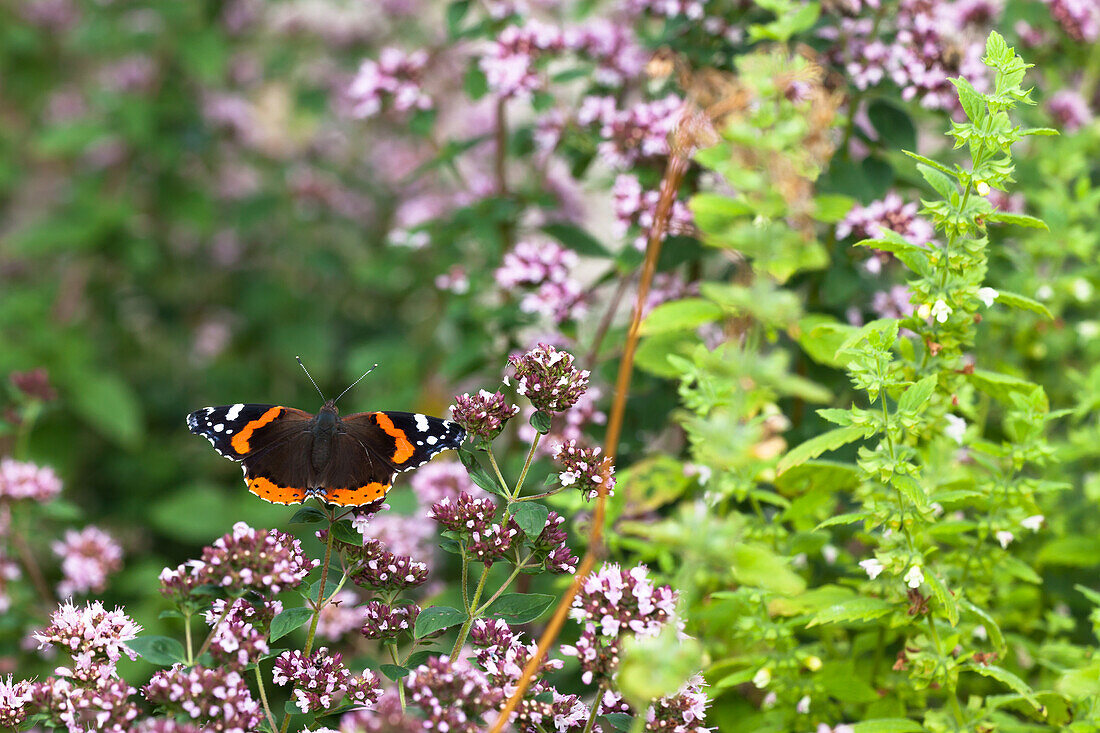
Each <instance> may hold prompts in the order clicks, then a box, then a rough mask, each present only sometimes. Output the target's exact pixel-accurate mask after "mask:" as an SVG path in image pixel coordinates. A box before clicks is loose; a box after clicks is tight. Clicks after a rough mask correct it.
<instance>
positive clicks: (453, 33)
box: [447, 0, 470, 38]
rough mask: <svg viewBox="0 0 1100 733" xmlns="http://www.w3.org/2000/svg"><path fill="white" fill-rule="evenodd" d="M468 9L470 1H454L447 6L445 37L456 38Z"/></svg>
mask: <svg viewBox="0 0 1100 733" xmlns="http://www.w3.org/2000/svg"><path fill="white" fill-rule="evenodd" d="M469 9H470V0H454V2H452V3H451V4H450V5H448V6H447V37H448V38H457V37H458V35H459V34H460V33H461V28H460V26H461V24H462V19H463V18H465V17H466V12H467V11H468V10H469Z"/></svg>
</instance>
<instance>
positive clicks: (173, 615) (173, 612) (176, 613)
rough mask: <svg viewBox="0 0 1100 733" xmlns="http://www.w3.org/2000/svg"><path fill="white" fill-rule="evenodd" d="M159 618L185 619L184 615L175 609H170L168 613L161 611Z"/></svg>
mask: <svg viewBox="0 0 1100 733" xmlns="http://www.w3.org/2000/svg"><path fill="white" fill-rule="evenodd" d="M157 618H183V614H182V613H180V612H179V611H177V610H175V609H174V608H169V609H168V610H166V611H161V612H160V613H158V614H157Z"/></svg>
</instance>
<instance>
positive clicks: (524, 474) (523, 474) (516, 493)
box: [505, 432, 542, 521]
mask: <svg viewBox="0 0 1100 733" xmlns="http://www.w3.org/2000/svg"><path fill="white" fill-rule="evenodd" d="M541 439H542V433H539V432H536V433H535V439H534V440H532V441H531V450H529V451H527V460H526V461H525V462H524V464H523V470H522V471H520V473H519V480H518V481H516V490H515V491H513V492H512V501H515V500H516V499H518V498H519V494H520V492H521V491H523V480H524V479H525V478H527V469H529V468H531V461H533V460H534V458H535V448H538V445H539V440H541ZM505 521H507V520H505Z"/></svg>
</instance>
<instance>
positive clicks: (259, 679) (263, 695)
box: [256, 664, 275, 730]
mask: <svg viewBox="0 0 1100 733" xmlns="http://www.w3.org/2000/svg"><path fill="white" fill-rule="evenodd" d="M256 685H257V686H259V688H260V702H261V703H263V706H264V713H265V714H266V715H267V724H268V725H270V726H271V730H275V716H274V715H272V714H271V705H270V704H268V702H267V690H266V689H264V678H263V676H262V675H261V674H260V665H259V664H257V665H256Z"/></svg>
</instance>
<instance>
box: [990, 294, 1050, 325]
mask: <svg viewBox="0 0 1100 733" xmlns="http://www.w3.org/2000/svg"><path fill="white" fill-rule="evenodd" d="M997 302H998V303H1004V304H1005V305H1007V306H1009V307H1010V308H1019V309H1020V310H1025V311H1031V312H1032V313H1038V314H1039V315H1041V316H1046V317H1047V318H1049V319H1051V320H1054V315H1053V314H1051V312H1050V311H1049V310H1047V307H1046V306H1045V305H1043V304H1042V303H1040V302H1039V301H1037V300H1032V299H1031V298H1028V297H1026V296H1023V295H1019V294H1018V293H1010V292H1008V291H1007V290H999V291H997Z"/></svg>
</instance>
